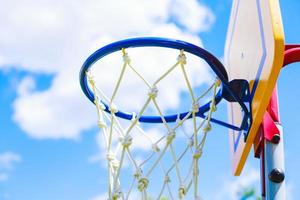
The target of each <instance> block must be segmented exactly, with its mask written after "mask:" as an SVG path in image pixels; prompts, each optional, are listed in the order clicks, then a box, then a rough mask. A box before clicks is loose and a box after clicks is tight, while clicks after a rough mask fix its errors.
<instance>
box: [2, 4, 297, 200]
mask: <svg viewBox="0 0 300 200" xmlns="http://www.w3.org/2000/svg"><path fill="white" fill-rule="evenodd" d="M123 2H126V3H120V1H109V3H108V2H106V1H95V0H88V1H86V2H85V3H84V4H80V3H77V2H75V3H74V2H73V1H69V0H66V1H54V0H52V1H43V2H37V1H34V0H27V1H22V2H20V1H18V0H11V1H9V2H1V4H2V5H5V6H1V8H0V18H1V20H0V27H1V32H0V99H1V100H0V110H1V111H2V112H1V114H0V199H3V200H40V199H43V200H71V199H77V200H99V199H102V194H104V192H105V188H106V179H105V178H106V172H105V167H104V165H103V164H101V161H102V160H101V159H100V160H99V158H98V157H99V155H101V150H102V147H101V144H100V142H99V133H98V129H97V127H96V123H95V122H96V120H97V118H96V115H95V110H94V107H93V106H92V105H90V103H89V102H88V101H87V99H86V98H85V97H84V95H83V94H82V92H81V90H80V87H79V84H78V73H79V69H80V66H81V64H82V63H83V61H84V59H85V58H87V56H88V55H90V54H91V53H92V52H93V51H95V50H96V49H98V48H99V47H101V46H102V45H103V44H106V43H108V42H112V41H115V40H119V39H122V38H127V37H133V36H145V35H151V36H165V37H175V38H178V39H182V40H187V41H190V42H193V43H196V44H199V45H203V46H204V48H206V49H208V50H209V51H211V52H212V53H213V54H215V55H216V56H217V57H218V58H222V57H223V49H224V43H225V38H226V31H227V24H228V21H229V14H230V8H231V1H229V0H226V1H224V0H204V1H200V2H197V1H196V0H189V1H184V2H185V3H184V4H183V3H182V1H179V0H173V1H172V0H157V1H153V3H149V2H147V1H134V0H129V1H123ZM280 3H281V9H282V17H283V24H284V28H285V37H286V43H300V37H299V32H300V26H299V25H300V24H299V20H297V19H298V18H299V16H300V15H299V9H300V2H298V1H292V0H284V1H280ZM183 13H184V14H185V15H182V14H183ZM299 74H300V64H293V65H289V66H287V67H286V68H284V69H283V70H282V72H281V74H280V77H279V80H278V88H279V101H280V115H281V121H282V124H283V127H284V142H285V156H286V157H285V158H286V180H287V188H288V193H289V194H288V195H289V199H297V197H298V196H299V195H300V193H299V191H300V186H299V184H298V180H299V178H300V175H299V173H298V169H299V167H300V159H299V156H298V152H299V145H298V141H299V139H300V136H299V134H298V128H297V125H298V124H299V123H300V118H299V117H297V116H298V111H299V110H300V104H299V103H298V101H297V98H298V97H299V96H300V91H299V90H297V86H298V85H300V79H299V78H298V77H299ZM202 78H203V77H202ZM178 91H179V90H178ZM178 91H177V92H178ZM178 94H180V91H179V93H178ZM176 98H178V96H177V97H176ZM176 98H174V99H172V100H173V101H172V102H171V103H174V104H176ZM220 106H221V110H220V114H221V115H226V113H225V112H226V110H225V109H226V106H225V104H221V105H220ZM227 133H228V130H226V129H225V128H222V127H219V126H217V125H215V126H214V129H213V132H212V133H211V134H210V135H209V140H208V141H207V144H206V147H205V148H206V152H207V155H208V156H206V157H203V160H202V161H201V165H202V167H203V168H202V172H203V173H202V174H201V179H200V180H201V181H202V185H201V189H200V192H201V195H202V196H203V198H204V199H216V200H217V199H224V198H226V199H235V198H236V193H237V192H238V191H239V190H240V188H241V186H249V187H256V188H259V180H258V179H259V177H258V175H259V161H258V160H257V159H255V158H253V153H252V152H251V153H250V156H249V160H248V162H247V165H246V167H245V170H244V172H243V174H242V176H241V177H233V176H232V174H231V163H230V153H229V144H228V135H227ZM204 172H205V173H204Z"/></svg>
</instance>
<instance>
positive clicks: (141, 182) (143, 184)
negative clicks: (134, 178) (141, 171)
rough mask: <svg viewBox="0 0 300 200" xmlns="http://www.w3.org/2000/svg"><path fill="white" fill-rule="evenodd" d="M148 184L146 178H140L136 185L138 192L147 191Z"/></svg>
mask: <svg viewBox="0 0 300 200" xmlns="http://www.w3.org/2000/svg"><path fill="white" fill-rule="evenodd" d="M148 184H149V180H148V179H147V178H141V179H140V180H139V183H138V189H139V191H141V192H142V191H144V190H145V189H147V187H148Z"/></svg>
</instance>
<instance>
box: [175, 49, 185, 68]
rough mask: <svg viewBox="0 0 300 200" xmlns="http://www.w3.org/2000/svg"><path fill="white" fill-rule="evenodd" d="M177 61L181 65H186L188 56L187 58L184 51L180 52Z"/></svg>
mask: <svg viewBox="0 0 300 200" xmlns="http://www.w3.org/2000/svg"><path fill="white" fill-rule="evenodd" d="M177 61H178V62H180V63H181V64H184V65H185V64H186V56H185V54H184V51H183V50H180V54H179V56H178V57H177Z"/></svg>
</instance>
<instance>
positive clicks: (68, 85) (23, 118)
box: [0, 0, 212, 139]
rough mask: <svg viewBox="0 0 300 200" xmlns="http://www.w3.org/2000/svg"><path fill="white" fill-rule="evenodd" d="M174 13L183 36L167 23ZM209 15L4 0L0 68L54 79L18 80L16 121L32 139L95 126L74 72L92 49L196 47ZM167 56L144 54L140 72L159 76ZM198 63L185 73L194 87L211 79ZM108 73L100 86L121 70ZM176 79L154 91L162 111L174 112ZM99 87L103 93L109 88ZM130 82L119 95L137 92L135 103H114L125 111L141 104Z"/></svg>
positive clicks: (163, 7) (91, 1)
mask: <svg viewBox="0 0 300 200" xmlns="http://www.w3.org/2000/svg"><path fill="white" fill-rule="evenodd" d="M188 4H191V6H189V5H188ZM175 5H177V6H176V7H180V6H181V7H182V9H184V10H183V11H184V12H185V13H187V17H188V19H189V21H197V22H199V23H197V25H195V24H194V23H187V22H185V21H183V17H182V16H181V15H180V14H179V12H180V13H182V10H176V9H175V7H174V6H175ZM195 13H201V14H200V15H199V14H195ZM173 15H174V16H177V17H178V20H179V23H182V24H183V23H184V24H185V26H186V31H183V30H180V28H179V27H178V26H176V25H174V24H170V23H169V18H170V17H171V16H173ZM211 15H212V14H211V12H210V11H209V10H208V9H207V7H205V6H203V5H202V4H199V3H197V2H196V1H189V2H187V3H186V4H183V5H181V3H180V2H179V1H171V0H154V1H151V2H150V1H147V0H142V1H141V0H128V1H122V2H120V1H117V0H112V1H104V0H100V1H98V0H97V1H96V0H88V1H85V2H84V4H80V3H74V2H73V1H70V0H67V1H54V2H53V1H43V2H37V1H33V0H26V1H22V2H19V1H16V0H12V1H9V2H6V3H5V6H2V7H1V8H0V17H1V18H2V19H3V20H1V22H0V27H5V28H4V29H3V31H1V32H0V46H1V48H0V52H1V59H0V61H1V62H0V66H1V67H2V69H7V68H9V67H17V68H19V69H20V68H21V69H23V70H26V71H31V72H34V73H35V74H38V73H46V74H52V75H53V76H54V78H53V81H52V83H51V84H50V86H49V88H47V89H45V90H43V91H40V90H37V89H36V88H35V85H36V84H39V83H38V82H36V79H35V76H29V77H25V78H24V79H23V80H22V81H21V82H20V84H19V87H18V96H17V98H16V100H15V102H14V105H13V108H14V115H13V119H14V121H15V122H16V123H17V124H18V125H19V126H20V127H21V128H22V129H23V130H24V131H25V132H26V133H27V134H28V135H29V136H31V137H33V138H39V139H44V138H53V139H59V138H72V139H76V138H78V137H79V136H80V133H81V132H82V131H84V130H88V129H89V128H91V127H93V126H94V125H95V122H96V115H95V110H94V107H93V106H92V105H91V103H90V102H88V100H87V99H86V98H85V97H84V95H83V93H82V91H81V90H80V86H79V83H78V72H79V68H80V66H81V65H82V63H83V61H84V60H85V59H86V58H87V57H88V55H89V54H90V53H91V52H93V51H95V50H96V49H97V48H99V47H100V46H102V45H104V44H107V43H109V42H112V41H115V40H118V39H121V38H127V37H135V36H163V37H172V38H177V39H182V40H187V41H189V42H192V43H195V44H198V45H200V46H201V45H202V42H201V39H200V38H199V37H198V36H197V34H195V31H197V30H198V31H202V30H206V29H207V28H208V27H209V26H211V21H209V20H206V19H207V18H209V19H210V18H211ZM36 16H39V17H36ZM170 55H171V54H168V53H167V54H163V53H162V54H161V55H158V56H160V57H155V56H157V53H155V52H154V54H150V55H148V58H149V56H154V57H155V59H152V61H151V62H149V63H148V64H150V67H142V68H140V69H141V72H143V73H145V74H150V75H151V73H153V72H154V74H155V73H157V71H159V70H157V69H160V68H161V65H165V64H167V63H170V62H168V60H167V59H166V58H170V59H173V60H172V61H176V56H177V55H176V56H175V57H171V56H170ZM140 57H141V59H140V61H141V62H143V58H145V55H143V54H140ZM141 62H137V64H138V65H140V63H141ZM189 62H190V63H193V61H189ZM197 66H199V67H197V68H195V69H193V70H191V71H190V75H191V79H192V81H193V83H194V84H201V83H205V82H207V81H209V80H210V75H209V73H208V71H207V70H206V68H205V67H204V65H203V63H200V64H199V65H197ZM1 67H0V68H1ZM154 68H155V69H154ZM106 69H107V70H103V71H101V76H99V77H100V81H99V83H100V84H101V83H103V82H104V81H105V80H112V79H113V78H116V73H117V74H118V72H119V71H116V70H114V69H112V66H111V67H110V68H109V70H108V68H106ZM162 69H163V68H162ZM152 77H153V76H152ZM150 78H151V77H150ZM175 80H176V79H174V78H173V79H170V81H169V82H166V83H164V85H165V88H163V89H161V90H160V98H161V99H164V100H161V101H160V105H161V106H162V107H164V108H165V109H172V108H175V107H177V106H178V105H179V103H180V95H181V93H182V91H183V89H185V88H183V87H182V85H179V84H178V83H177V81H175ZM104 84H106V85H104V86H105V87H104V90H108V88H109V87H110V85H111V83H108V82H107V83H104ZM128 85H129V89H127V90H124V92H123V93H122V92H121V93H120V94H121V96H124V94H125V96H126V94H127V93H128V94H130V93H132V92H133V94H134V92H135V91H139V92H141V93H140V94H139V95H137V98H136V100H135V101H136V102H134V104H132V103H133V102H132V100H131V98H123V99H122V100H121V101H120V106H123V107H124V105H126V108H128V109H131V107H130V106H131V105H133V106H135V105H140V104H142V103H143V101H144V99H143V97H145V96H144V93H145V91H142V88H141V87H136V86H137V85H139V84H138V82H136V81H129V82H128ZM139 86H140V85H139ZM130 88H131V89H130ZM141 94H143V95H141ZM127 96H128V95H127ZM166 99H167V100H166ZM130 104H131V105H130Z"/></svg>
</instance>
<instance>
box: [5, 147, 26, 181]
mask: <svg viewBox="0 0 300 200" xmlns="http://www.w3.org/2000/svg"><path fill="white" fill-rule="evenodd" d="M21 161H22V158H21V156H20V155H18V154H16V153H14V152H10V151H7V152H4V153H0V182H4V181H7V180H8V179H9V173H10V171H11V170H13V168H14V166H15V164H16V163H19V162H21Z"/></svg>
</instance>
